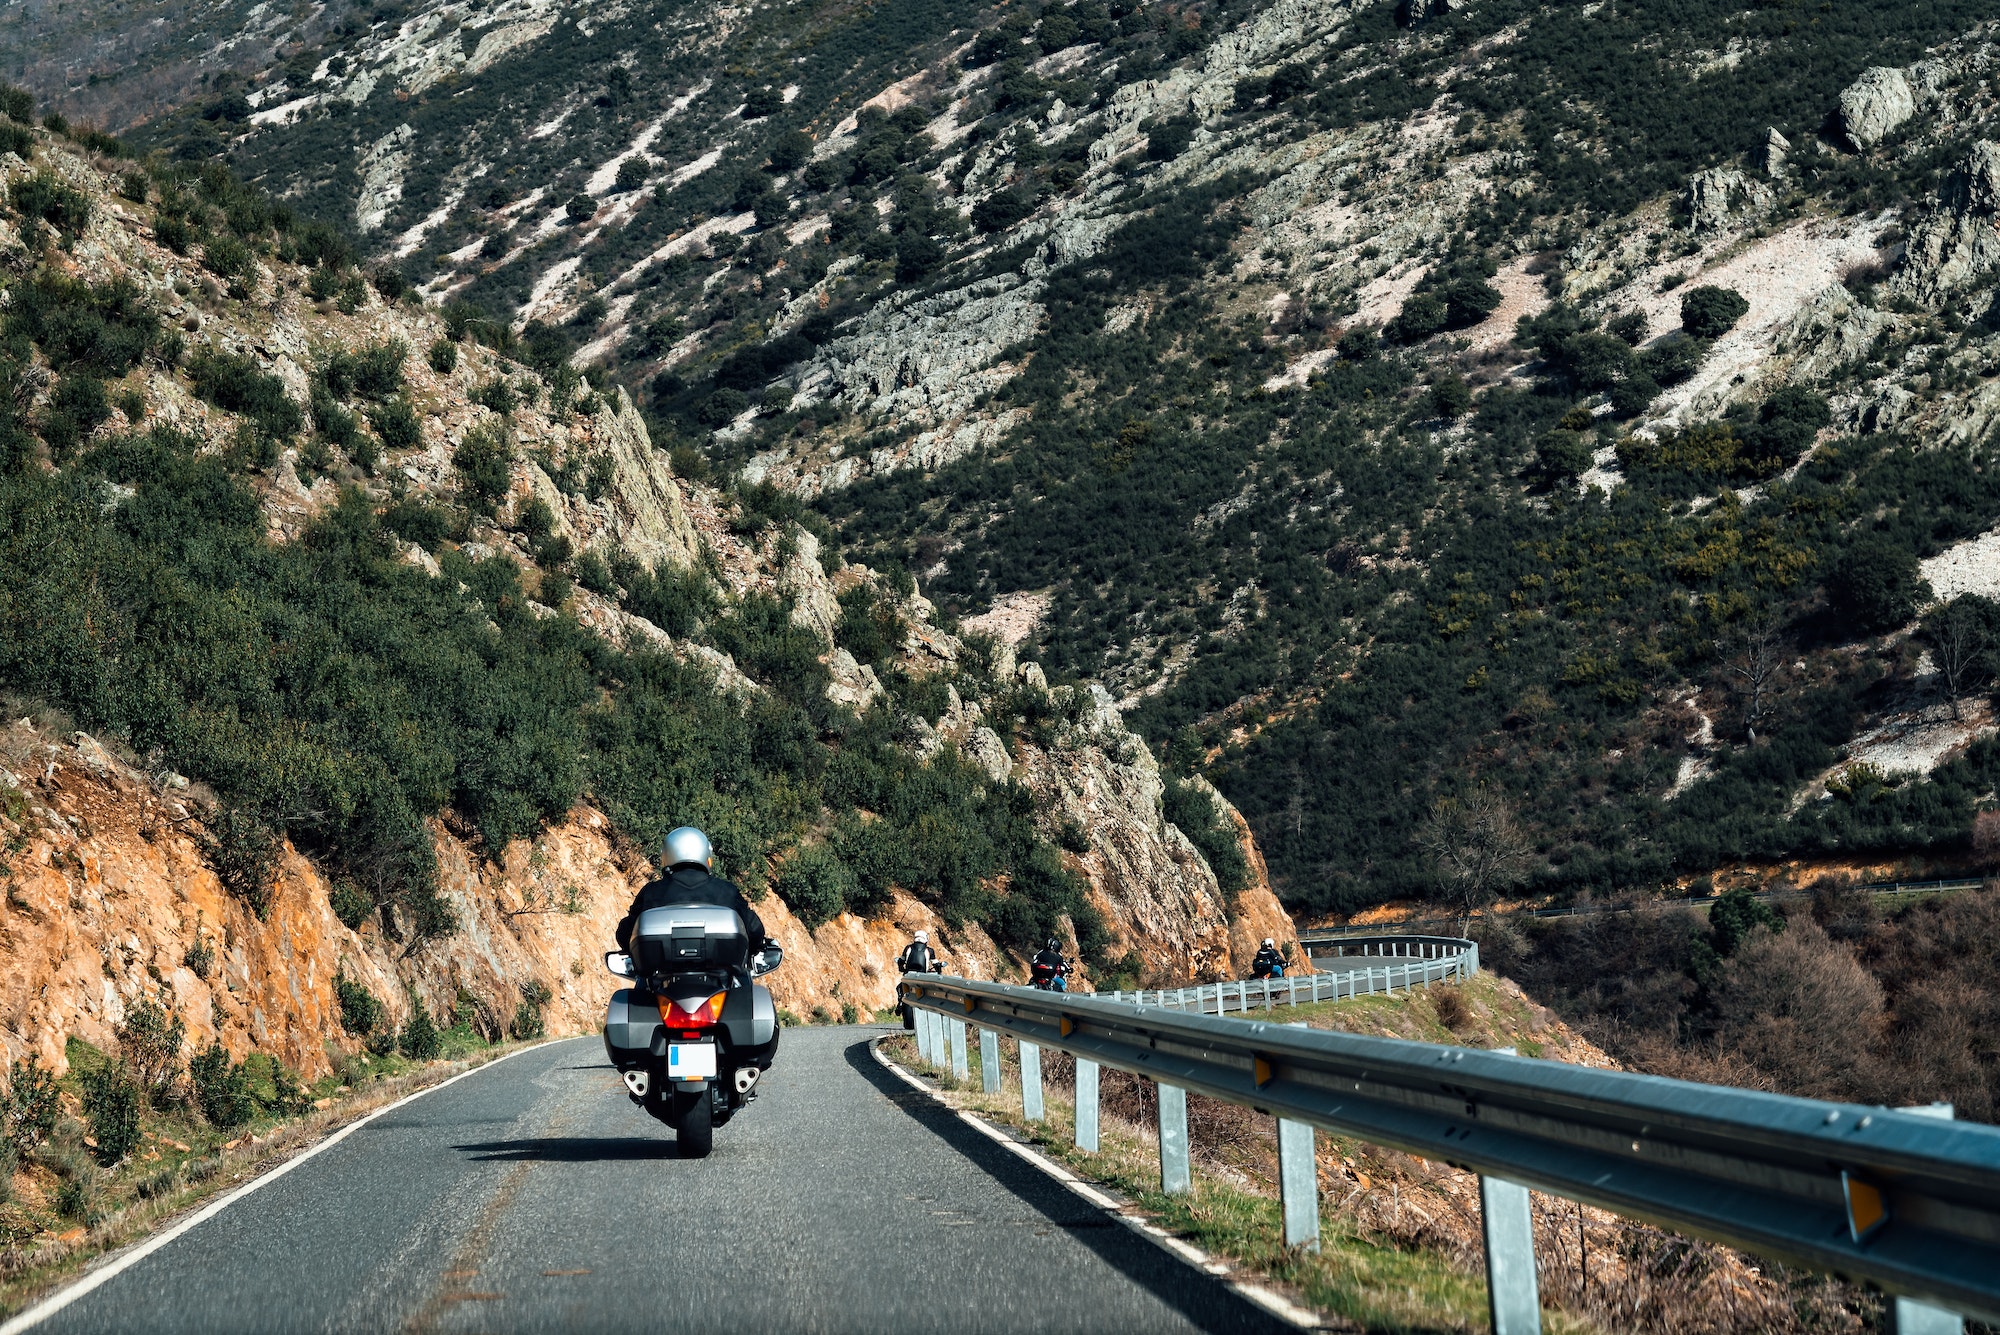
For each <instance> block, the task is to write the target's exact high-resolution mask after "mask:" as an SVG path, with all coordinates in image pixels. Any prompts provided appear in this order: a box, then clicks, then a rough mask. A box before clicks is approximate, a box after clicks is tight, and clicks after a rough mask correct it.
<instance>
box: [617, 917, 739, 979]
mask: <svg viewBox="0 0 2000 1335" xmlns="http://www.w3.org/2000/svg"><path fill="white" fill-rule="evenodd" d="M631 953H632V958H633V961H634V962H635V963H637V964H638V966H639V971H640V973H641V975H645V974H656V973H699V972H702V971H705V970H709V969H741V968H746V967H747V966H748V965H749V963H750V938H749V937H748V935H746V934H745V932H744V930H743V919H741V918H740V917H738V916H737V915H736V910H735V909H728V908H723V907H721V906H720V905H714V904H668V905H665V906H663V907H660V908H655V909H647V910H646V911H645V912H644V913H641V914H640V915H639V922H638V925H637V926H636V927H635V928H634V929H633V932H632V951H631Z"/></svg>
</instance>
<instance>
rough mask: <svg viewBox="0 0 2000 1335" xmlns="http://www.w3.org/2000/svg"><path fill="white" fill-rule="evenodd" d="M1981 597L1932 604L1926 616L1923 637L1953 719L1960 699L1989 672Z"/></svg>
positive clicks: (1956, 716) (1987, 642) (1987, 640)
mask: <svg viewBox="0 0 2000 1335" xmlns="http://www.w3.org/2000/svg"><path fill="white" fill-rule="evenodd" d="M1980 601H1981V600H1978V599H1972V598H1954V599H1952V600H1951V601H1950V602H1948V603H1945V604H1943V605H1941V606H1938V607H1933V608H1932V609H1931V610H1930V613H1929V614H1928V615H1927V616H1925V617H1924V624H1923V639H1924V643H1925V644H1926V645H1928V646H1929V647H1930V651H1931V663H1932V665H1933V666H1935V667H1936V668H1937V674H1938V689H1939V691H1940V692H1941V693H1942V694H1943V695H1944V698H1945V700H1946V701H1947V702H1948V703H1949V704H1950V705H1951V716H1952V718H1953V719H1957V718H1958V717H1960V714H1959V708H1958V702H1959V701H1960V700H1962V699H1963V698H1964V697H1965V694H1966V691H1967V689H1968V688H1969V687H1972V686H1976V685H1977V684H1978V683H1979V681H1980V680H1982V679H1983V678H1984V677H1985V676H1986V673H1987V663H1988V659H1987V652H1986V651H1987V649H1988V648H1989V647H1990V641H1989V639H1988V637H1987V634H1986V617H1985V615H1984V613H1985V609H1984V608H1982V607H1981V606H1979V602H1980Z"/></svg>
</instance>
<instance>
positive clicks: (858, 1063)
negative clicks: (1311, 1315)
mask: <svg viewBox="0 0 2000 1335" xmlns="http://www.w3.org/2000/svg"><path fill="white" fill-rule="evenodd" d="M846 1056H847V1064H848V1065H849V1066H851V1067H853V1068H854V1069H855V1071H857V1072H858V1073H859V1074H860V1076H861V1078H862V1079H863V1080H866V1081H867V1082H868V1083H869V1084H870V1085H873V1086H874V1087H875V1088H876V1089H878V1090H880V1091H881V1092H882V1093H883V1094H884V1095H885V1096H886V1097H887V1098H888V1099H889V1101H890V1102H891V1103H894V1104H895V1105H896V1106H897V1107H899V1108H901V1109H902V1110H903V1111H904V1112H905V1113H907V1114H908V1115H909V1116H910V1118H911V1119H912V1120H913V1121H915V1122H917V1123H918V1124H919V1125H921V1126H922V1127H923V1128H924V1129H925V1130H927V1131H930V1132H932V1133H933V1134H934V1135H937V1136H938V1137H940V1138H941V1139H943V1140H944V1141H945V1143H946V1144H948V1145H950V1146H951V1147H952V1148H953V1149H954V1150H957V1151H958V1152H959V1153H960V1154H962V1155H964V1156H965V1157H966V1158H967V1159H968V1160H970V1161H971V1163H972V1166H973V1167H975V1168H977V1169H979V1170H981V1171H983V1172H985V1173H986V1174H988V1175H989V1176H990V1177H992V1178H993V1179H994V1180H995V1181H997V1182H999V1183H1000V1185H1001V1186H1003V1187H1005V1188H1006V1189H1007V1190H1008V1191H1010V1192H1012V1193H1013V1194H1014V1195H1015V1196H1016V1197H1017V1198H1018V1199H1019V1200H1021V1201H1022V1202H1023V1203H1024V1204H1026V1205H1027V1206H1029V1207H1030V1208H1031V1209H1034V1210H1037V1211H1039V1212H1040V1213H1041V1214H1043V1215H1045V1216H1046V1217H1047V1218H1048V1220H1049V1222H1051V1223H1053V1224H1055V1225H1056V1226H1057V1227H1058V1228H1060V1229H1062V1230H1063V1231H1064V1232H1065V1233H1067V1234H1069V1236H1070V1237H1072V1238H1074V1239H1075V1240H1076V1241H1077V1242H1079V1243H1081V1244H1083V1245H1084V1246H1086V1247H1088V1248H1090V1249H1091V1250H1092V1251H1093V1252H1096V1253H1097V1255H1098V1257H1099V1258H1100V1259H1101V1260H1103V1261H1104V1262H1105V1263H1106V1264H1107V1265H1110V1266H1112V1267H1114V1268H1115V1269H1117V1270H1119V1271H1120V1272H1122V1273H1123V1274H1124V1275H1125V1276H1126V1278H1128V1279H1130V1280H1131V1281H1132V1282H1133V1283H1135V1284H1138V1285H1139V1286H1140V1287H1142V1288H1145V1289H1148V1290H1150V1291H1151V1292H1152V1293H1153V1294H1154V1295H1155V1296H1156V1297H1158V1298H1159V1299H1160V1300H1161V1301H1162V1302H1164V1303H1166V1304H1167V1305H1168V1306H1170V1307H1172V1308H1174V1309H1175V1310H1177V1311H1179V1312H1180V1313H1181V1315H1183V1316H1185V1317H1186V1318H1187V1319H1188V1320H1189V1321H1191V1322H1193V1323H1194V1324H1195V1325H1197V1326H1200V1327H1202V1328H1203V1329H1204V1330H1213V1331H1231V1332H1241V1331H1257V1332H1267V1331H1268V1332H1272V1335H1276V1333H1277V1332H1281V1331H1282V1332H1286V1335H1290V1332H1291V1331H1292V1329H1293V1328H1292V1327H1291V1326H1290V1325H1288V1324H1286V1323H1285V1322H1282V1321H1280V1320H1278V1319H1277V1318H1276V1317H1274V1316H1272V1315H1271V1314H1270V1313H1269V1312H1266V1311H1265V1310H1264V1309H1263V1308H1261V1307H1258V1306H1257V1305H1256V1304H1255V1303H1252V1302H1251V1301H1250V1300H1249V1299H1247V1298H1244V1297H1242V1296H1241V1295H1239V1294H1237V1293H1234V1292H1232V1291H1231V1290H1230V1289H1229V1288H1227V1287H1226V1286H1224V1285H1223V1284H1221V1283H1220V1282H1218V1281H1217V1280H1215V1279H1214V1278H1212V1277H1211V1276H1208V1275H1204V1274H1202V1273H1201V1272H1199V1271H1197V1270H1195V1269H1194V1268H1193V1267H1192V1266H1190V1265H1188V1264H1187V1263H1186V1262H1184V1261H1182V1260H1180V1259H1178V1258H1177V1257H1174V1256H1172V1255H1170V1254H1169V1253H1168V1252H1166V1251H1165V1250H1163V1249H1162V1248H1161V1247H1159V1246H1158V1245H1156V1244H1155V1243H1153V1242H1152V1241H1150V1240H1149V1239H1147V1238H1146V1237H1145V1235H1143V1234H1141V1233H1138V1232H1136V1231H1135V1230H1133V1229H1131V1228H1128V1227H1126V1226H1125V1225H1123V1224H1121V1223H1118V1222H1116V1221H1114V1220H1112V1219H1110V1218H1109V1217H1108V1216H1107V1215H1106V1213H1105V1212H1104V1211H1103V1210H1101V1209H1098V1208H1097V1207H1096V1206H1093V1205H1092V1204H1090V1202H1088V1201H1086V1200H1084V1199H1083V1198H1082V1197H1080V1196H1078V1195H1076V1193H1074V1192H1072V1191H1071V1190H1070V1189H1069V1188H1068V1187H1066V1186H1064V1185H1063V1184H1062V1183H1060V1182H1057V1181H1056V1180H1055V1179H1053V1178H1051V1177H1049V1176H1048V1175H1047V1174H1045V1173H1043V1172H1042V1171H1041V1170H1039V1169H1037V1168H1035V1167H1033V1166H1032V1165H1030V1164H1028V1163H1026V1162H1024V1161H1023V1160H1022V1159H1020V1158H1019V1157H1018V1156H1016V1155H1014V1154H1012V1153H1010V1152H1009V1151H1008V1150H1006V1149H1004V1148H1003V1147H1001V1146H999V1145H996V1144H994V1143H993V1141H991V1140H990V1139H988V1138H987V1137H986V1136H984V1135H982V1134H980V1133H979V1132H978V1131H976V1130H974V1129H973V1128H972V1127H970V1126H967V1125H966V1124H965V1123H964V1122H963V1121H961V1120H960V1119H959V1117H958V1115H957V1114H956V1113H954V1112H952V1111H951V1110H950V1109H948V1108H945V1107H944V1106H942V1105H941V1104H938V1103H937V1102H935V1101H933V1100H932V1099H931V1098H930V1096H929V1095H926V1094H920V1093H918V1092H917V1091H916V1090H914V1089H911V1088H910V1087H909V1086H908V1085H906V1084H904V1083H903V1082H902V1081H901V1080H898V1079H897V1078H896V1076H895V1074H894V1073H893V1072H890V1071H886V1070H884V1069H883V1068H882V1065H881V1063H879V1062H877V1061H876V1060H875V1057H874V1054H873V1053H871V1052H869V1050H868V1038H867V1037H866V1036H864V1037H861V1038H859V1039H857V1040H856V1041H855V1042H854V1043H852V1044H850V1045H849V1046H848V1049H847V1053H846Z"/></svg>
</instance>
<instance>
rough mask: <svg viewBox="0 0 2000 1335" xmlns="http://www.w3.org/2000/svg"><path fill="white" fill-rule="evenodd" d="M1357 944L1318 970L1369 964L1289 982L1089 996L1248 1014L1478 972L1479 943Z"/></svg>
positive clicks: (1408, 939)
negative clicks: (1360, 947)
mask: <svg viewBox="0 0 2000 1335" xmlns="http://www.w3.org/2000/svg"><path fill="white" fill-rule="evenodd" d="M1357 944H1359V945H1363V946H1365V947H1368V949H1366V950H1365V952H1357V953H1356V954H1354V955H1347V954H1346V953H1345V950H1344V949H1343V951H1341V952H1340V953H1337V954H1333V955H1314V956H1313V967H1314V968H1315V969H1319V968H1322V964H1321V961H1322V960H1334V959H1337V960H1343V961H1345V960H1357V961H1358V960H1362V959H1366V960H1367V961H1368V963H1366V964H1361V965H1359V966H1358V967H1355V968H1347V969H1341V968H1331V969H1326V970H1325V971H1323V972H1319V973H1309V974H1293V975H1291V976H1290V977H1286V978H1245V979H1240V980H1237V981H1234V982H1226V983H1207V984H1203V985H1202V986H1199V987H1179V988H1173V987H1170V988H1157V989H1156V988H1140V989H1139V990H1138V991H1136V992H1122V991H1121V992H1097V993H1092V994H1089V995H1093V996H1096V997H1098V998H1100V999H1104V1000H1110V1001H1130V1002H1132V1003H1133V1004H1134V1005H1140V1006H1159V1007H1163V1008H1165V1009H1167V1010H1178V1011H1187V1012H1191V1013H1194V1014H1198V1015H1227V1014H1229V1013H1230V1011H1231V1010H1232V1009H1233V1010H1235V1012H1236V1013H1237V1014H1239V1015H1247V1014H1249V1013H1250V1012H1252V1011H1255V1010H1270V1009H1272V1008H1273V1007H1276V1006H1306V1005H1311V1004H1312V1003H1314V1002H1319V1001H1345V1000H1347V999H1348V998H1350V997H1360V996H1373V995H1376V994H1378V993H1380V994H1393V993H1396V992H1408V991H1409V990H1410V989H1411V988H1414V987H1429V986H1430V985H1431V984H1432V983H1441V982H1446V981H1449V980H1452V979H1465V978H1470V977H1472V975H1474V974H1476V973H1478V972H1479V944H1478V942H1476V941H1467V940H1465V939H1463V938H1462V937H1455V936H1384V937H1372V938H1369V939H1368V940H1367V941H1366V942H1356V941H1352V940H1350V941H1346V942H1343V943H1342V945H1343V947H1351V946H1354V945H1357ZM1398 961H1400V963H1399V962H1398ZM1232 1003H1234V1004H1233V1006H1232Z"/></svg>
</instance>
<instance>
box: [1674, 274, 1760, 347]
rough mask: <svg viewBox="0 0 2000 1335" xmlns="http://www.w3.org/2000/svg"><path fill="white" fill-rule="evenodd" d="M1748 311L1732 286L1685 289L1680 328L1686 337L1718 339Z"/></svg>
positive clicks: (1740, 294) (1747, 306) (1706, 286)
mask: <svg viewBox="0 0 2000 1335" xmlns="http://www.w3.org/2000/svg"><path fill="white" fill-rule="evenodd" d="M1749 310H1750V303H1749V302H1747V301H1745V300H1744V299H1743V294H1742V293H1740V292H1738V291H1737V290H1736V289H1735V288H1733V287H1713V286H1708V285H1704V286H1701V287H1695V288H1689V289H1688V291H1687V293H1686V295H1684V296H1683V297H1682V298H1681V328H1682V329H1683V330H1684V331H1686V333H1687V335H1688V337H1690V338H1707V339H1715V338H1721V337H1722V336H1723V335H1724V334H1726V333H1728V332H1729V331H1730V329H1731V328H1732V327H1733V326H1734V325H1735V324H1736V322H1737V321H1738V320H1740V319H1742V318H1743V317H1744V315H1745V314H1747V313H1748V312H1749Z"/></svg>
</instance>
